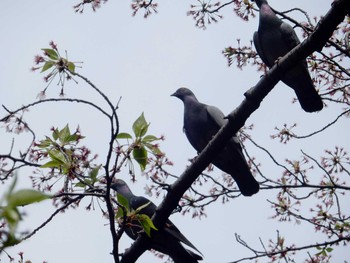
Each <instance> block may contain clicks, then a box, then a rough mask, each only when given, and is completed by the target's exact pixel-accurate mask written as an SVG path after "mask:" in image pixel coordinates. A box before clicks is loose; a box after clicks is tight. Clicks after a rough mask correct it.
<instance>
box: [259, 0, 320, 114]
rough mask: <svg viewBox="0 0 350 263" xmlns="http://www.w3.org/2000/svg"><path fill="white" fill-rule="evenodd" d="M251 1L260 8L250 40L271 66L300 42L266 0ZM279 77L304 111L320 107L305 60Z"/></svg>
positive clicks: (311, 110)
mask: <svg viewBox="0 0 350 263" xmlns="http://www.w3.org/2000/svg"><path fill="white" fill-rule="evenodd" d="M255 2H256V4H257V5H258V7H259V8H260V19H259V28H258V31H257V32H255V33H254V37H253V41H254V45H255V48H256V51H257V52H258V54H259V56H260V58H261V60H262V61H263V62H264V63H265V64H266V65H267V66H268V67H269V68H271V67H272V66H273V65H274V64H275V62H276V60H278V58H280V57H283V56H284V55H285V54H287V53H288V52H289V51H290V50H292V49H293V48H294V47H295V46H297V45H298V44H299V43H300V41H299V39H298V36H297V35H296V33H295V31H294V30H293V28H292V27H291V26H290V25H289V24H287V23H284V22H283V21H282V20H281V19H279V18H278V17H277V16H276V14H275V13H274V12H273V11H272V9H271V7H270V6H269V5H268V3H267V1H266V0H255ZM281 80H282V81H283V82H284V83H285V84H286V85H287V86H289V87H291V88H292V89H293V90H294V91H295V93H296V95H297V98H298V100H299V103H300V105H301V107H302V108H303V109H304V110H305V111H306V112H315V111H320V110H322V108H323V103H322V100H321V97H320V96H319V94H318V93H317V91H316V90H315V87H314V85H313V82H312V79H311V77H310V74H309V71H308V69H307V64H306V60H303V61H301V62H299V63H298V64H297V65H295V66H294V67H293V68H291V69H290V70H288V71H287V72H286V73H285V75H284V76H283V77H282V79H281Z"/></svg>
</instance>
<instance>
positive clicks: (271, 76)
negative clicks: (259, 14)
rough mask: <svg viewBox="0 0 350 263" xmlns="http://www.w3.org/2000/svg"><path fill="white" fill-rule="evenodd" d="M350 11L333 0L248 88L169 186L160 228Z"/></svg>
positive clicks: (348, 4)
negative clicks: (305, 33) (256, 113)
mask: <svg viewBox="0 0 350 263" xmlns="http://www.w3.org/2000/svg"><path fill="white" fill-rule="evenodd" d="M347 13H350V1H349V0H337V1H334V2H333V4H332V8H331V9H330V10H329V12H328V13H327V14H326V15H325V17H324V19H323V20H322V21H320V23H319V24H318V26H317V27H316V29H315V31H314V32H313V33H312V34H311V35H310V36H309V37H308V38H307V39H306V40H305V41H304V42H302V43H301V44H300V45H298V46H297V47H295V48H294V49H293V50H292V51H290V52H289V53H288V54H287V55H285V56H284V57H283V58H282V59H280V60H279V62H278V63H277V64H276V65H275V66H273V67H272V68H271V70H269V71H268V72H267V74H266V75H265V76H264V77H263V78H261V79H260V81H259V82H258V83H257V85H256V86H255V87H253V88H251V89H250V90H249V91H248V92H246V94H245V96H246V98H245V99H244V100H243V102H242V103H241V105H239V106H238V107H237V108H236V109H235V110H234V111H232V112H231V113H230V114H229V115H228V117H227V119H228V120H229V121H228V123H227V124H226V125H225V126H224V127H222V128H221V129H220V131H219V132H218V133H217V135H216V136H215V137H214V138H213V139H212V140H211V142H210V143H209V144H208V145H207V147H206V148H205V149H204V150H203V151H202V152H201V154H200V155H199V156H198V158H197V159H196V160H195V161H194V162H193V164H192V165H191V166H189V167H188V168H187V169H186V170H185V172H184V173H183V174H182V175H181V176H180V177H179V179H178V180H177V181H176V182H175V183H174V184H173V185H171V187H170V188H169V191H168V194H167V196H166V197H165V199H164V200H163V202H162V203H161V204H160V205H159V206H158V209H157V210H156V213H155V215H154V216H153V218H152V219H153V222H154V224H155V225H156V226H157V227H158V228H160V227H161V226H163V225H164V224H165V221H166V220H167V218H168V217H169V216H170V214H171V213H172V211H173V210H174V209H175V208H176V206H177V205H178V202H179V200H180V198H181V197H182V195H183V194H184V193H185V191H186V190H187V189H188V188H190V186H191V184H192V183H193V182H194V181H195V179H196V178H197V177H198V176H199V175H200V173H201V172H202V171H203V170H204V169H205V168H206V167H207V166H208V165H209V163H210V162H211V160H212V159H213V158H214V157H215V155H216V153H217V152H218V151H219V150H220V149H222V147H223V146H224V145H225V143H226V142H227V141H228V140H229V139H230V138H231V137H232V135H233V134H235V133H236V132H237V131H238V130H239V129H240V128H241V127H243V125H244V123H245V121H246V120H247V119H248V117H249V116H250V115H251V114H252V113H253V112H254V111H255V110H256V109H258V108H259V105H260V102H261V101H262V100H263V99H264V98H265V96H266V95H267V94H268V93H269V92H270V91H271V90H272V88H273V87H274V86H275V85H276V84H277V82H278V81H279V80H280V79H281V77H282V75H283V74H284V73H285V72H286V71H287V70H288V69H289V68H291V67H292V66H293V65H295V64H296V63H297V62H298V61H300V60H303V59H305V58H306V57H307V56H309V55H310V54H311V53H312V52H314V51H316V50H321V49H322V48H323V46H324V45H325V44H326V42H327V40H328V39H329V38H330V37H331V36H332V33H333V31H334V30H335V29H336V28H337V26H338V25H339V24H340V23H341V22H342V21H343V20H344V17H345V16H346V14H347ZM146 244H147V237H145V236H140V237H139V238H138V239H137V240H136V241H135V242H134V243H133V245H132V246H131V247H130V249H129V250H128V251H127V252H126V253H125V254H124V256H123V258H122V260H121V262H122V263H126V262H127V263H131V262H135V261H136V260H137V259H138V257H139V256H140V255H141V254H142V253H143V252H144V251H145V250H146V249H147V247H146Z"/></svg>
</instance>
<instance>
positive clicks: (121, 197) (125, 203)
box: [117, 193, 130, 218]
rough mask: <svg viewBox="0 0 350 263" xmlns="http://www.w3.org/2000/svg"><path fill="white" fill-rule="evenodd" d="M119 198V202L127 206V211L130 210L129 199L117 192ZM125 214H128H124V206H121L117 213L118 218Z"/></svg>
mask: <svg viewBox="0 0 350 263" xmlns="http://www.w3.org/2000/svg"><path fill="white" fill-rule="evenodd" d="M117 200H118V203H119V204H120V205H121V206H123V207H124V208H125V210H126V213H128V212H129V211H130V208H129V201H128V199H126V198H125V197H124V196H122V195H121V194H119V193H117ZM123 216H126V215H125V214H124V209H123V208H122V207H119V209H118V213H117V218H120V217H123Z"/></svg>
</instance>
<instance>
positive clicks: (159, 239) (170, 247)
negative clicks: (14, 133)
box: [111, 179, 202, 263]
mask: <svg viewBox="0 0 350 263" xmlns="http://www.w3.org/2000/svg"><path fill="white" fill-rule="evenodd" d="M111 188H112V189H113V190H115V191H116V192H117V193H119V194H120V195H122V196H123V197H124V198H125V199H126V200H127V201H128V203H129V207H130V208H132V209H133V210H136V209H138V208H140V207H141V206H144V205H146V204H147V205H146V206H145V207H143V208H142V209H141V210H140V211H139V214H145V215H147V216H148V217H149V218H151V217H152V216H153V214H154V212H155V211H156V208H157V206H156V205H155V204H154V203H152V202H151V201H150V200H148V199H147V198H145V197H143V196H135V195H134V194H133V193H132V192H131V190H130V188H129V186H128V185H127V184H126V183H125V182H124V181H123V180H121V179H117V180H116V181H115V182H114V183H112V185H111ZM142 231H143V228H142V226H141V224H140V223H139V222H138V221H137V220H135V221H132V223H131V224H128V225H126V227H125V232H126V234H127V235H128V236H129V237H130V238H132V239H133V240H136V238H137V237H138V235H139V233H140V232H142ZM181 242H182V243H184V244H186V245H187V246H189V247H191V248H192V249H194V250H196V251H197V252H199V250H198V249H197V248H196V247H195V246H194V245H193V244H192V243H191V242H190V241H189V240H188V239H187V238H186V237H185V236H184V235H183V234H182V233H181V232H180V230H179V229H178V228H177V227H176V226H175V225H174V224H173V223H172V222H171V221H170V220H168V221H167V222H166V224H165V226H164V228H162V229H158V230H155V231H152V232H151V237H150V243H149V248H152V249H155V250H157V251H159V252H161V253H163V254H167V255H169V256H170V257H171V258H172V259H173V260H174V262H175V263H184V262H188V263H197V262H198V260H202V256H200V255H198V254H196V253H194V252H192V251H190V250H188V249H186V248H185V247H184V246H183V245H182V244H181ZM199 253H200V254H201V252H199Z"/></svg>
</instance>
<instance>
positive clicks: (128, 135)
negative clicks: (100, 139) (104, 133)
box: [115, 132, 132, 139]
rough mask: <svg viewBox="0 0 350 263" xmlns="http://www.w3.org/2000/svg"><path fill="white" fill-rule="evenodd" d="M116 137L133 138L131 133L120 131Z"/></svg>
mask: <svg viewBox="0 0 350 263" xmlns="http://www.w3.org/2000/svg"><path fill="white" fill-rule="evenodd" d="M115 138H116V139H132V136H131V135H130V134H129V133H126V132H120V133H118V135H117V136H116V137H115Z"/></svg>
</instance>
